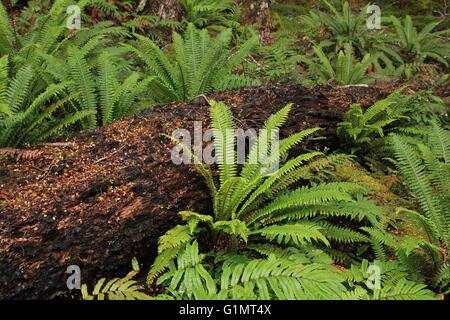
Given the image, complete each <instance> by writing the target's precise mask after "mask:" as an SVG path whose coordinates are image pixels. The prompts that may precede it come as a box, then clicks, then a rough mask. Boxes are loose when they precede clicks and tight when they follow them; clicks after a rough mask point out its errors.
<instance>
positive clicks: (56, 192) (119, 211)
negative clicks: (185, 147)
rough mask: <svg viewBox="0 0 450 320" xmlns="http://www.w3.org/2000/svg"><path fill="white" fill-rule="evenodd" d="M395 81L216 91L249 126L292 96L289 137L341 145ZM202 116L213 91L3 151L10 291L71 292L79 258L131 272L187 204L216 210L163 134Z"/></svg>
mask: <svg viewBox="0 0 450 320" xmlns="http://www.w3.org/2000/svg"><path fill="white" fill-rule="evenodd" d="M392 87H393V85H392V86H391V85H387V86H375V87H368V88H365V87H350V88H341V89H333V88H331V87H328V86H321V87H316V88H314V89H311V90H308V89H306V88H304V87H301V86H298V85H285V86H275V85H267V86H262V87H255V88H247V89H243V90H239V91H235V92H226V93H219V94H216V95H214V96H213V97H210V98H213V99H215V100H219V101H224V102H225V103H227V104H228V105H229V106H230V107H231V108H232V110H233V114H234V116H235V118H236V120H237V123H238V124H239V125H241V126H242V128H244V129H245V128H249V127H252V128H259V127H261V125H262V124H263V123H264V121H265V120H266V119H267V118H268V116H269V115H270V114H272V113H273V112H275V111H277V110H279V109H280V108H281V107H282V106H284V105H285V104H287V103H290V102H292V103H294V108H293V110H292V111H291V114H290V116H289V120H288V121H287V123H286V126H285V127H284V128H283V130H282V135H288V134H291V133H294V132H297V131H299V130H303V129H306V128H310V127H317V126H319V127H322V128H324V130H322V131H321V133H320V134H321V135H322V136H325V137H327V138H328V139H327V140H325V141H324V142H321V144H322V146H328V147H330V148H333V146H334V147H336V144H337V140H336V137H335V135H334V133H335V129H336V124H337V123H338V122H339V121H341V120H342V116H343V114H344V113H345V111H346V110H347V109H348V107H349V105H350V104H351V103H352V102H360V103H362V104H363V105H366V106H368V105H370V104H372V103H373V102H374V101H376V100H378V99H380V98H383V97H385V96H386V95H387V94H388V93H389V92H390V91H392ZM193 121H204V123H205V125H204V126H203V127H204V129H206V128H207V125H209V121H208V106H207V104H206V99H204V98H203V99H198V100H195V101H193V102H191V103H176V104H171V105H166V106H160V107H157V108H155V109H154V110H151V111H145V112H143V113H142V114H141V115H139V116H135V117H133V118H129V119H125V120H122V121H118V122H115V123H114V124H112V125H110V126H107V127H105V128H101V129H97V130H90V131H87V132H82V133H80V134H78V135H76V136H74V137H72V138H71V139H69V141H68V142H67V141H64V142H58V144H48V145H42V146H38V147H37V148H38V150H39V152H40V156H39V157H38V158H30V159H27V158H25V159H15V158H8V157H6V158H0V187H1V189H0V298H1V299H5V298H7V299H37V298H39V299H46V298H52V297H58V296H61V295H64V294H66V293H67V292H68V289H67V287H66V279H67V277H68V275H67V274H65V271H66V269H67V267H68V266H70V265H78V266H79V267H80V269H81V277H82V282H83V283H92V281H94V280H95V279H98V278H100V277H103V276H106V277H111V276H118V275H122V274H125V273H126V272H127V271H128V270H129V267H130V261H131V259H132V258H133V257H137V258H138V260H139V261H140V262H141V263H143V264H144V266H148V265H149V264H150V263H151V261H152V259H153V258H154V255H155V248H156V246H155V244H156V241H157V239H158V237H159V236H160V235H161V234H163V233H164V232H165V231H166V230H168V229H169V228H170V227H172V226H173V225H174V224H175V223H177V221H178V218H177V213H178V212H179V211H180V210H194V211H200V212H210V211H211V203H210V199H209V195H208V192H207V188H206V186H205V184H204V182H203V180H202V179H201V177H200V176H199V175H197V173H196V172H195V169H194V168H193V167H192V166H188V165H179V166H177V165H175V164H173V163H172V161H171V158H170V151H171V148H172V147H173V143H172V142H170V141H169V139H167V138H164V137H163V136H162V135H161V134H163V133H165V134H171V132H172V131H173V130H175V129H178V128H186V129H190V130H191V129H192V128H193Z"/></svg>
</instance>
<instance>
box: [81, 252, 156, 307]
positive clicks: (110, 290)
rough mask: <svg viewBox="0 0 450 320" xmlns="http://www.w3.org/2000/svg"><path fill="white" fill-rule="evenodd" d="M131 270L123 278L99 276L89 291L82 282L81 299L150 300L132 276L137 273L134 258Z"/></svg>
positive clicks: (136, 264)
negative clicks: (109, 278) (108, 278)
mask: <svg viewBox="0 0 450 320" xmlns="http://www.w3.org/2000/svg"><path fill="white" fill-rule="evenodd" d="M132 265H133V270H132V271H130V272H129V273H128V274H127V275H126V276H125V277H123V278H114V279H111V280H108V281H107V280H106V278H101V279H100V280H98V281H97V283H96V284H95V286H94V289H93V290H92V292H91V293H89V291H88V286H87V285H86V284H83V285H82V287H81V294H82V297H83V300H150V299H152V297H150V296H149V295H148V294H146V293H144V292H143V289H144V287H143V286H142V285H139V284H138V283H137V281H136V280H133V278H135V277H136V275H137V274H138V273H139V263H138V262H137V260H136V259H133V261H132Z"/></svg>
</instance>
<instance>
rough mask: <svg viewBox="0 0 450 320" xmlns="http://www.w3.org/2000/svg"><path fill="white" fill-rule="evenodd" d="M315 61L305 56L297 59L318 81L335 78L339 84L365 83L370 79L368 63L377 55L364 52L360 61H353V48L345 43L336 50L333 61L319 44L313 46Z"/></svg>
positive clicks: (371, 62) (375, 58)
mask: <svg viewBox="0 0 450 320" xmlns="http://www.w3.org/2000/svg"><path fill="white" fill-rule="evenodd" d="M313 50H314V54H315V56H316V58H317V61H315V60H314V59H310V58H308V57H306V56H301V57H300V58H299V60H300V61H301V62H303V63H305V64H306V65H307V66H308V68H309V72H310V74H311V75H312V76H314V77H317V80H318V81H319V82H322V83H323V82H327V81H330V80H335V81H336V82H337V83H338V84H340V85H351V84H361V83H367V82H370V81H371V80H372V76H371V75H370V74H368V68H369V66H370V65H372V64H373V63H375V62H376V60H377V59H378V56H377V55H373V56H372V55H370V54H369V53H368V54H366V55H365V56H364V57H363V58H362V60H361V61H355V56H354V53H353V49H352V47H351V46H350V44H345V45H344V49H343V50H341V51H339V52H338V56H337V58H336V59H335V61H333V60H331V59H330V58H329V57H328V56H327V55H326V54H325V53H324V51H323V50H322V49H321V48H320V47H319V46H314V47H313Z"/></svg>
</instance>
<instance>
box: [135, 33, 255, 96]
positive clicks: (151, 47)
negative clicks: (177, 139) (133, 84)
mask: <svg viewBox="0 0 450 320" xmlns="http://www.w3.org/2000/svg"><path fill="white" fill-rule="evenodd" d="M135 36H136V38H137V40H138V41H137V45H136V47H131V46H129V48H130V50H131V51H132V52H134V53H135V54H136V55H137V56H138V57H139V58H140V59H141V60H142V61H143V62H144V63H145V65H146V66H147V69H148V72H149V74H150V75H152V76H154V77H155V80H154V81H153V82H152V83H151V84H150V87H151V90H150V92H151V94H152V96H153V98H154V100H155V101H157V102H171V101H179V100H188V101H189V100H191V99H193V98H195V97H197V96H199V95H201V94H210V93H212V92H215V91H218V90H227V89H233V88H239V87H243V86H248V85H251V84H255V83H256V82H255V81H254V80H251V79H250V78H248V77H246V76H244V75H237V74H235V73H234V68H235V67H236V66H237V65H238V64H240V63H241V61H242V60H243V59H244V58H245V56H246V55H247V54H248V53H249V51H250V50H251V49H252V47H253V46H254V45H255V44H256V42H257V39H256V38H252V39H250V40H248V41H247V42H245V43H244V44H243V45H242V46H241V47H240V48H239V49H238V50H237V51H235V52H233V51H232V50H231V49H230V48H229V46H230V41H231V29H226V30H224V31H222V32H221V33H220V34H219V35H217V36H216V37H215V38H212V37H211V36H210V35H209V34H208V31H207V30H206V29H203V30H197V29H196V28H195V27H194V25H193V24H189V25H188V27H187V30H186V32H185V33H184V36H183V37H182V36H181V35H180V34H178V33H174V34H173V42H174V43H173V47H174V51H175V52H174V59H173V62H172V61H171V60H172V59H170V56H169V55H168V54H166V53H165V52H164V51H162V50H161V49H160V48H159V47H158V46H157V44H156V43H154V42H153V41H152V40H150V39H148V38H145V37H143V36H140V35H135Z"/></svg>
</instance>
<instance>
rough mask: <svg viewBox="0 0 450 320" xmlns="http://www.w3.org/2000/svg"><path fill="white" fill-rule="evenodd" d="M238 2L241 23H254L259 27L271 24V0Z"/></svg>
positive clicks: (240, 0) (266, 26)
mask: <svg viewBox="0 0 450 320" xmlns="http://www.w3.org/2000/svg"><path fill="white" fill-rule="evenodd" d="M238 3H239V4H240V5H241V7H242V16H241V21H242V23H243V24H247V25H254V26H257V27H259V28H260V29H266V28H270V27H271V26H272V14H271V12H270V4H271V0H239V1H238Z"/></svg>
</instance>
